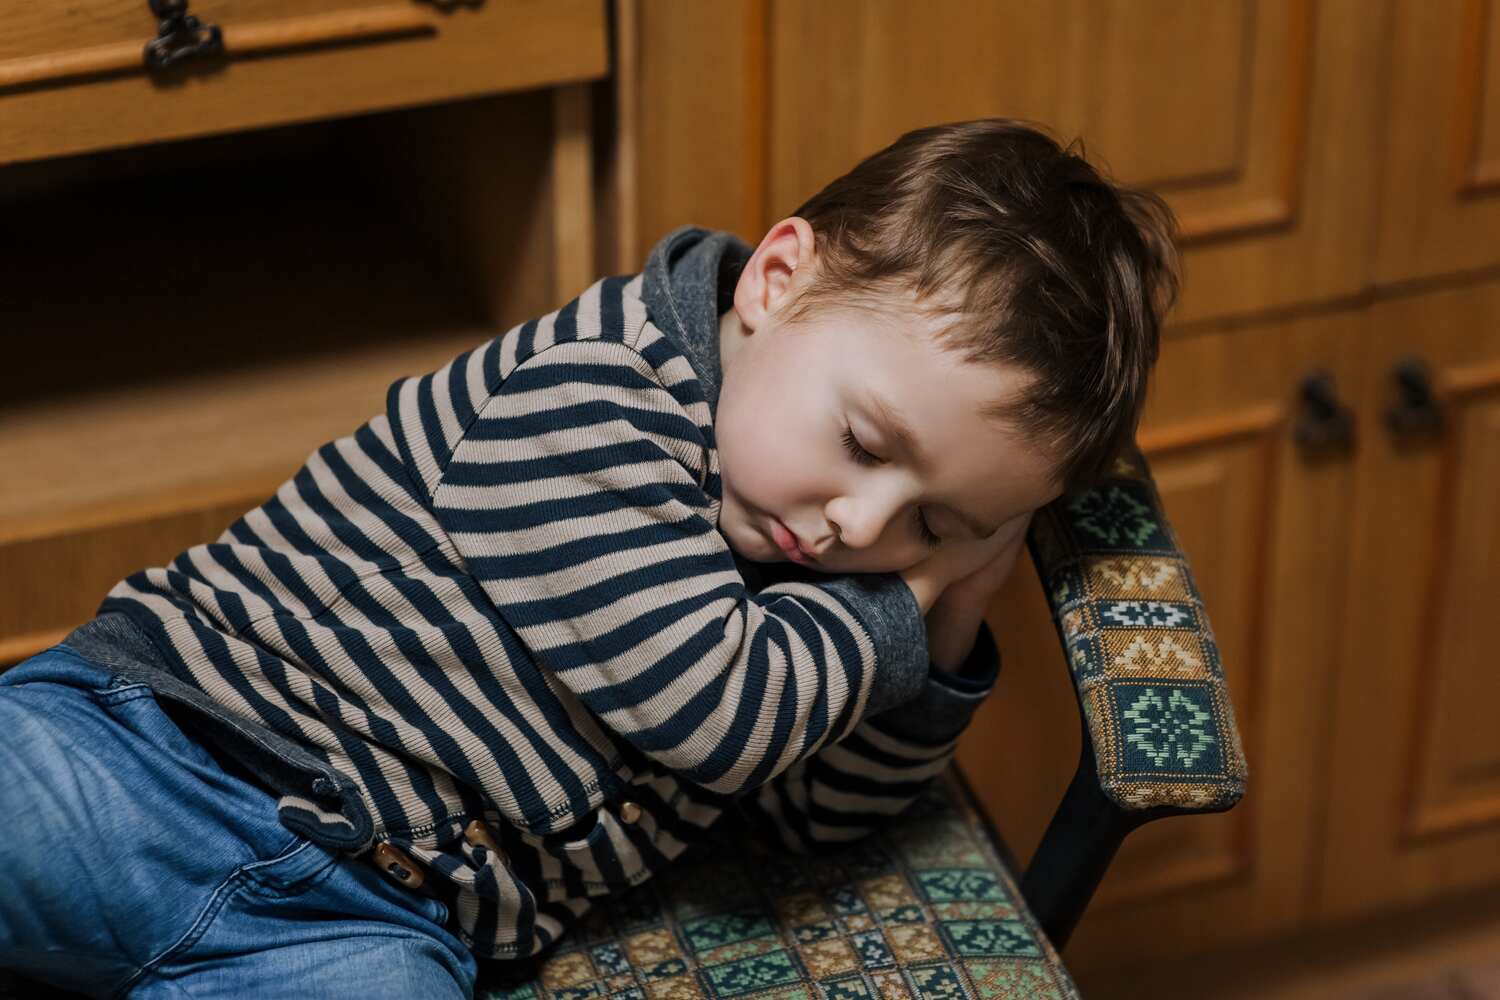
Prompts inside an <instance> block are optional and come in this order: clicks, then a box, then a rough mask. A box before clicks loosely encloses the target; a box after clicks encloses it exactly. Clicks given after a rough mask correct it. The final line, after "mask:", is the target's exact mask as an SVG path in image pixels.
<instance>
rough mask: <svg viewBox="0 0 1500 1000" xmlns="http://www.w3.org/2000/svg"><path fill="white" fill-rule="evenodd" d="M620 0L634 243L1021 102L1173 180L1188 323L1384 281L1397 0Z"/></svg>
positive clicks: (1061, 129)
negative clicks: (1380, 171)
mask: <svg viewBox="0 0 1500 1000" xmlns="http://www.w3.org/2000/svg"><path fill="white" fill-rule="evenodd" d="M619 10H620V22H621V25H622V29H623V30H622V33H621V36H620V37H621V45H622V47H623V48H624V50H625V54H623V55H622V56H621V65H622V69H623V71H624V72H625V73H626V76H625V77H624V78H623V79H622V80H621V87H622V91H621V101H622V105H621V112H622V121H624V122H628V123H629V124H628V125H627V126H626V140H625V141H626V142H627V143H628V144H634V145H633V146H631V148H630V151H631V152H632V153H633V156H630V157H628V162H629V163H630V180H629V182H628V183H629V186H630V187H631V189H632V190H633V191H634V192H636V193H637V197H636V198H635V199H633V200H632V199H631V198H630V196H629V194H628V193H627V196H626V197H627V203H626V204H625V205H624V208H623V211H625V212H626V213H627V214H628V215H629V216H630V218H629V219H628V220H626V221H625V222H624V223H623V229H624V231H626V232H627V233H628V234H629V239H631V240H633V241H634V251H633V253H629V254H627V256H629V257H632V258H639V257H640V256H641V255H643V254H644V253H645V252H646V251H648V250H649V249H650V247H651V245H652V243H653V242H654V241H655V240H656V239H658V238H660V236H661V235H663V234H664V233H666V232H667V231H668V230H670V229H671V228H673V227H674V226H677V225H681V224H683V223H696V224H699V225H705V226H713V227H718V228H726V229H730V230H733V231H735V232H737V233H738V234H739V235H740V236H741V237H743V238H744V239H746V240H747V241H749V242H750V243H751V244H752V245H754V244H755V243H757V242H758V241H759V239H760V237H761V236H762V235H763V234H764V233H765V230H766V228H767V227H769V226H770V225H771V224H772V223H773V222H775V221H776V220H777V219H780V218H783V217H785V216H787V215H790V214H791V213H792V212H794V211H795V210H796V208H797V206H798V205H800V204H801V203H802V201H803V200H804V199H806V198H808V197H810V196H811V195H812V194H814V193H816V191H817V190H818V189H819V188H820V187H822V186H823V185H824V184H826V183H827V182H829V181H830V180H832V179H834V178H835V177H836V176H838V175H839V174H840V173H842V172H844V171H846V170H848V169H849V168H850V167H852V166H854V164H855V163H856V162H858V161H859V160H860V159H861V158H863V157H865V156H867V155H869V154H871V153H873V152H875V151H876V150H878V149H880V148H881V147H882V146H884V145H886V144H887V143H889V142H891V141H892V140H894V139H895V138H896V137H897V136H899V135H900V134H901V133H903V132H905V131H907V130H909V129H913V128H917V127H920V126H924V125H932V124H937V123H941V122H945V121H953V120H959V119H967V118H979V117H986V116H992V115H1005V116H1012V117H1020V118H1027V119H1032V120H1035V121H1038V122H1041V123H1044V124H1045V125H1046V126H1048V127H1051V128H1052V129H1054V131H1055V132H1056V133H1057V134H1058V135H1059V136H1060V137H1061V138H1062V139H1063V140H1064V141H1066V140H1068V139H1070V138H1071V137H1073V136H1083V137H1085V144H1084V149H1083V151H1084V153H1085V154H1086V155H1087V156H1088V158H1089V159H1090V160H1092V161H1094V162H1096V163H1102V164H1103V165H1105V166H1107V167H1108V168H1109V169H1110V171H1111V173H1113V174H1114V175H1115V177H1116V178H1117V179H1118V180H1120V181H1123V182H1126V183H1130V184H1134V185H1142V186H1149V187H1151V188H1152V189H1154V190H1157V191H1159V192H1160V193H1161V194H1162V195H1163V196H1164V197H1165V198H1166V199H1167V201H1168V203H1169V204H1171V206H1172V208H1173V210H1174V211H1175V212H1176V214H1177V215H1178V218H1179V220H1180V222H1181V224H1182V228H1183V235H1184V244H1185V251H1186V272H1187V275H1188V281H1187V282H1186V287H1185V289H1184V293H1183V298H1182V301H1181V303H1180V304H1179V307H1178V309H1177V312H1176V315H1175V321H1176V322H1178V323H1189V322H1193V321H1200V320H1205V319H1210V318H1215V317H1224V316H1229V315H1237V314H1244V313H1250V312H1258V311H1264V310H1268V309H1272V308H1276V307H1281V306H1286V305H1289V304H1292V303H1301V302H1308V301H1316V300H1327V299H1331V298H1337V297H1340V296H1347V295H1351V294H1354V293H1356V292H1358V291H1360V290H1362V289H1363V288H1364V287H1365V286H1366V285H1367V283H1368V280H1369V273H1370V255H1371V245H1372V240H1371V236H1372V233H1373V226H1374V208H1375V179H1376V168H1377V166H1378V156H1377V142H1378V127H1377V126H1378V123H1379V115H1380V109H1379V107H1378V103H1377V95H1378V89H1377V88H1375V87H1374V86H1373V83H1374V82H1375V80H1376V76H1375V75H1374V71H1373V69H1372V68H1374V67H1378V66H1379V62H1380V53H1381V48H1380V46H1381V44H1382V41H1383V39H1382V30H1383V28H1384V20H1385V18H1384V11H1385V4H1384V3H1383V2H1381V3H1376V2H1371V0H1327V2H1322V3H1316V4H1314V3H1312V2H1310V0H1239V2H1220V3H1200V2H1197V0H1177V2H1168V0H1153V2H1141V0H1067V2H1058V3H1031V2H1027V3H991V2H957V0H945V2H943V3H937V4H914V3H909V2H906V0H820V2H817V3H799V2H793V0H760V2H757V0H742V2H738V3H722V4H712V5H705V4H699V3H696V2H695V0H673V2H665V0H664V2H652V3H640V2H639V0H620V6H619ZM637 66H638V68H633V67H637ZM627 266H633V265H627Z"/></svg>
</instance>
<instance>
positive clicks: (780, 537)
mask: <svg viewBox="0 0 1500 1000" xmlns="http://www.w3.org/2000/svg"><path fill="white" fill-rule="evenodd" d="M771 537H772V538H773V539H774V540H775V542H776V544H777V545H779V546H780V547H781V551H783V552H785V553H786V554H787V558H789V559H791V560H792V561H793V562H802V563H806V562H812V561H813V558H812V557H811V556H809V555H808V554H807V553H805V552H803V551H802V540H801V539H799V538H798V537H797V536H796V534H794V533H793V532H792V530H791V529H790V528H788V527H787V526H786V525H784V524H782V523H781V521H780V519H779V518H774V517H773V518H771Z"/></svg>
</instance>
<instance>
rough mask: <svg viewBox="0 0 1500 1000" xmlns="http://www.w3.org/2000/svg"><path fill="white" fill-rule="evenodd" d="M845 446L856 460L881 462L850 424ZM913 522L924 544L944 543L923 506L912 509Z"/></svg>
mask: <svg viewBox="0 0 1500 1000" xmlns="http://www.w3.org/2000/svg"><path fill="white" fill-rule="evenodd" d="M844 447H845V448H847V449H849V454H850V455H853V456H854V460H855V461H856V462H858V463H860V464H861V465H879V464H880V459H878V458H876V457H875V456H874V455H872V454H870V453H869V452H868V451H866V450H865V449H864V446H863V445H861V444H860V443H859V440H858V439H857V438H855V436H854V428H852V427H850V426H849V425H848V424H845V425H844ZM912 523H913V524H915V525H916V528H917V534H918V535H919V536H920V537H921V539H922V542H923V544H925V545H926V546H928V547H929V548H934V549H935V548H937V547H938V546H939V545H941V544H943V540H942V539H941V538H939V537H938V536H937V535H936V534H934V533H933V531H932V529H931V528H929V527H927V519H926V518H924V517H923V516H922V508H920V507H918V508H916V509H915V510H913V511H912Z"/></svg>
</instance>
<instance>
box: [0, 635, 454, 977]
mask: <svg viewBox="0 0 1500 1000" xmlns="http://www.w3.org/2000/svg"><path fill="white" fill-rule="evenodd" d="M239 770H240V769H239V768H238V767H237V765H236V764H235V763H234V762H233V761H231V760H228V759H226V758H224V757H223V756H222V755H221V754H220V752H219V751H217V750H216V749H212V748H210V747H208V746H206V745H205V744H203V743H201V742H198V741H197V740H195V739H193V738H191V737H189V736H188V735H186V734H185V733H184V732H183V730H182V729H181V728H180V727H179V726H178V725H177V723H176V722H174V721H173V718H172V717H171V716H169V715H168V714H167V713H166V712H164V711H163V710H162V707H161V705H159V704H158V702H157V700H156V698H155V696H154V695H153V694H152V692H151V689H150V688H148V687H146V686H145V685H142V684H135V683H123V682H117V681H116V680H115V678H114V676H113V675H112V674H111V673H110V671H109V670H108V669H107V668H105V667H101V666H99V665H97V664H95V663H93V662H91V661H90V660H87V659H85V658H84V657H82V656H80V655H79V654H78V653H76V652H75V651H73V650H72V649H70V648H69V647H67V646H66V645H57V646H54V647H52V648H51V649H49V650H46V651H45V652H42V653H39V654H37V655H36V656H33V657H32V658H31V659H29V660H27V661H25V662H24V663H22V664H20V665H18V666H16V667H14V668H12V669H11V670H9V671H7V672H5V673H3V674H0V824H3V828H0V968H3V969H8V970H11V971H13V972H17V973H20V974H21V975H24V976H27V977H29V978H32V979H38V980H42V981H44V982H47V983H50V984H52V985H54V986H58V987H61V988H63V989H68V990H73V991H76V992H80V993H86V994H88V995H90V996H98V997H108V996H123V995H126V994H127V993H128V994H129V995H130V996H131V997H188V996H191V997H226V998H235V1000H243V998H245V997H257V998H259V997H298V998H302V997H320V998H338V997H360V998H362V1000H375V998H381V997H401V998H403V1000H406V998H412V997H424V998H425V997H464V998H470V997H472V996H473V993H474V979H475V975H476V971H477V969H476V963H475V960H474V956H473V953H472V952H470V951H469V950H468V948H466V947H465V946H464V945H463V943H462V942H460V941H459V940H458V938H456V937H455V936H454V935H453V934H452V933H450V932H449V931H448V930H447V929H446V928H445V924H446V923H447V920H448V912H447V907H446V906H445V905H444V904H443V903H442V902H441V901H439V900H436V899H432V898H429V897H428V896H425V895H421V894H419V893H414V892H412V891H411V890H409V889H406V888H404V887H403V886H401V885H398V884H397V883H395V882H393V881H392V880H390V879H389V878H387V877H386V876H385V875H382V874H381V873H380V872H378V871H377V870H376V869H375V867H374V866H373V865H371V864H369V863H368V862H367V861H365V860H363V859H356V858H353V857H350V856H348V855H344V854H340V853H339V852H336V851H331V850H328V849H326V848H324V847H322V846H320V845H318V844H315V843H313V842H312V841H310V840H308V839H307V838H305V837H302V836H300V835H297V834H294V833H292V832H291V831H290V830H288V829H287V828H286V827H284V826H282V825H281V823H280V822H279V821H278V819H277V815H276V798H275V796H273V795H272V794H271V793H270V792H269V791H266V790H265V789H264V788H262V787H261V786H259V785H258V784H253V783H252V782H251V781H250V780H246V778H248V773H245V772H242V773H240V774H237V773H235V772H236V771H239Z"/></svg>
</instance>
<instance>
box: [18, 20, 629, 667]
mask: <svg viewBox="0 0 1500 1000" xmlns="http://www.w3.org/2000/svg"><path fill="white" fill-rule="evenodd" d="M190 9H191V10H192V11H193V12H194V13H195V14H197V15H199V16H200V17H202V19H203V20H204V21H211V22H214V23H218V24H220V25H221V26H222V27H223V30H224V36H225V45H226V49H227V50H228V51H229V52H230V53H231V58H229V59H228V60H227V62H226V63H225V64H224V65H221V66H220V67H218V68H217V69H214V70H209V71H200V70H198V69H196V68H194V69H192V70H191V71H185V72H184V73H183V74H182V75H181V76H180V77H179V78H177V79H175V80H174V82H172V83H170V84H163V83H161V82H159V81H156V80H155V79H154V78H150V77H147V76H146V74H145V73H144V72H143V71H142V70H141V68H140V58H139V57H140V47H141V44H143V42H144V39H145V38H147V37H150V36H151V34H152V33H153V32H154V22H153V21H152V20H151V19H150V18H149V16H147V15H149V9H148V7H147V4H146V3H145V0H141V2H140V3H134V2H131V3H104V2H102V0H85V2H79V3H70V4H65V5H47V4H24V5H17V4H12V5H8V6H7V7H6V8H5V10H4V12H3V13H0V219H3V231H4V233H5V237H6V238H5V240H4V241H3V245H0V255H3V256H0V335H3V340H4V343H5V347H6V357H5V364H4V365H0V468H4V469H5V470H6V485H5V488H4V489H3V490H0V669H3V668H4V667H6V666H9V665H11V664H13V663H16V662H18V661H20V660H22V659H24V658H26V657H27V656H30V655H31V654H33V653H35V652H37V651H39V650H41V649H44V648H46V647H47V646H49V645H51V644H52V643H54V642H56V641H58V640H59V639H61V638H62V636H63V635H65V634H66V633H67V631H69V630H70V629H71V628H72V627H74V626H76V625H78V624H80V623H81V622H83V621H86V620H87V619H88V618H89V617H91V616H92V615H93V613H94V610H95V609H96V608H97V607H98V604H99V602H100V600H101V599H102V598H103V597H104V595H105V593H106V592H107V591H108V589H109V588H110V587H111V586H112V585H113V584H114V583H115V582H116V581H118V580H119V579H121V578H123V577H124V576H125V575H127V574H129V573H132V572H135V571H136V570H138V569H140V568H142V567H144V566H151V565H161V564H163V563H164V562H165V561H167V560H169V559H171V558H172V557H173V556H174V555H175V554H177V553H178V552H180V551H182V550H183V549H185V548H187V547H188V546H190V545H193V544H196V543H199V542H202V541H205V540H208V539H212V538H214V537H217V535H218V534H219V533H220V532H221V531H222V530H223V529H224V528H225V527H226V526H227V525H228V524H229V523H230V522H231V521H233V520H234V518H236V517H238V516H239V515H240V514H241V513H243V512H244V511H245V510H246V509H248V508H250V507H253V506H255V505H257V504H259V503H261V502H263V501H264V500H265V499H266V497H267V496H269V495H270V493H271V491H273V490H274V489H276V487H277V486H278V485H279V484H280V483H281V482H282V481H283V480H284V479H285V478H286V477H287V476H288V475H290V474H291V473H292V472H294V471H296V469H297V468H298V467H299V466H300V465H301V464H302V463H303V461H304V460H305V459H306V457H307V455H308V454H309V452H311V451H312V450H313V449H315V448H316V447H318V446H319V445H320V444H321V443H322V442H325V441H328V440H331V439H333V438H335V437H338V436H340V435H342V434H347V433H349V432H350V431H352V430H353V429H354V428H355V427H358V426H359V425H360V424H361V423H363V422H364V421H365V420H367V419H368V418H369V417H371V416H373V415H375V414H377V413H379V412H382V410H383V407H384V399H385V390H386V388H387V387H388V386H389V385H390V383H391V382H392V381H393V380H394V379H396V378H399V377H402V376H405V375H414V374H420V373H422V372H424V371H430V370H432V369H434V368H436V367H438V366H439V365H441V364H443V363H445V362H446V361H448V360H449V359H451V358H452V357H453V356H455V355H457V354H458V353H460V352H462V351H465V350H468V349H470V348H472V347H474V346H475V345H477V344H481V343H483V342H484V341H486V340H488V339H490V338H492V337H494V336H495V335H496V334H498V333H499V332H501V331H502V330H503V329H504V328H505V327H506V326H508V325H509V324H511V323H514V322H519V321H520V320H522V319H525V318H527V317H529V316H535V315H539V314H541V313H543V312H546V311H547V310H549V309H553V308H555V307H556V304H557V303H558V302H561V301H566V300H567V299H568V298H571V297H572V296H575V295H577V294H578V293H579V292H580V291H581V290H582V289H583V288H584V287H586V286H587V284H588V283H589V282H590V281H592V280H593V275H594V272H595V270H596V265H595V261H594V241H593V230H594V218H595V215H594V205H595V197H594V184H593V180H592V174H591V171H592V162H593V143H592V131H591V126H590V120H591V118H590V109H591V102H592V96H591V95H592V91H591V90H590V88H589V87H588V86H587V85H586V84H582V83H579V82H577V81H580V80H586V79H590V78H596V79H597V78H601V77H603V75H604V74H605V73H606V71H607V69H608V63H607V56H608V52H607V46H606V37H607V32H606V27H607V18H606V13H607V12H606V8H605V6H604V3H603V2H602V0H565V2H547V3H530V2H522V0H485V2H483V3H479V4H468V3H462V4H431V3H420V2H415V0H399V2H391V3H386V4H379V3H371V2H363V3H360V2H356V0H321V2H319V3H317V4H304V3H292V2H287V0H244V2H236V3H228V2H217V3H216V2H193V3H192V4H191V5H190ZM143 25H144V29H143V27H142V26H143ZM402 25H405V27H402ZM393 26H394V27H393ZM388 28H389V29H392V30H387V29H388ZM395 28H400V30H394V29H395ZM408 28H410V30H407V29H408ZM335 29H336V30H335ZM366 29H368V30H366ZM257 32H259V34H257ZM247 39H248V40H251V41H254V40H255V39H260V40H261V41H265V40H267V39H272V40H276V39H279V40H280V41H278V42H277V43H276V44H274V45H272V44H270V43H269V42H268V43H267V44H266V45H265V46H264V47H261V48H256V47H255V46H253V45H250V44H249V43H248V42H247V41H246V40H247ZM283 43H285V44H283ZM335 43H337V44H335ZM257 44H258V43H257ZM127 50H128V51H127ZM122 52H123V53H125V54H126V55H130V53H131V52H133V53H134V55H132V56H130V58H129V59H125V63H127V64H128V65H122V67H121V68H120V69H118V70H111V69H109V68H108V67H106V66H104V65H103V64H104V62H107V60H108V59H114V58H124V57H123V56H121V55H120V53H122ZM81 53H82V54H81ZM85 55H87V58H85ZM90 60H92V62H91V61H90ZM544 85H545V86H544ZM472 94H482V95H485V96H479V97H471V98H469V99H466V100H462V101H454V100H451V98H454V97H459V96H464V95H472ZM440 98H441V99H443V100H444V101H445V103H442V104H429V102H433V101H436V100H438V99H440ZM413 104H424V105H427V106H423V107H407V106H408V105H413ZM355 111H359V112H367V113H366V114H362V115H360V116H357V117H351V116H350V113H351V112H355ZM293 123H296V124H293ZM272 125H274V126H276V127H269V126H272ZM252 126H268V127H266V128H252ZM187 135H192V136H197V137H199V138H194V139H192V140H189V141H182V142H166V141H163V140H168V139H176V138H178V137H181V136H187ZM205 136H206V137H205ZM114 146H119V147H120V148H118V149H105V148H104V147H114ZM80 150H92V152H90V153H89V154H88V155H78V156H61V155H59V154H63V153H75V152H78V151H80ZM392 150H399V153H400V155H390V152H391V151H392ZM16 161H24V162H16Z"/></svg>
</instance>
